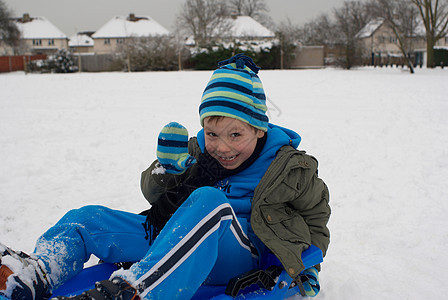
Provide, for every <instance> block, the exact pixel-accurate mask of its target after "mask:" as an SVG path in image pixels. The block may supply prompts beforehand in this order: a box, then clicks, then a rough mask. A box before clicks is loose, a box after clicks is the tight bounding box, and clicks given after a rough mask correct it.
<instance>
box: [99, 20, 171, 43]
mask: <svg viewBox="0 0 448 300" xmlns="http://www.w3.org/2000/svg"><path fill="white" fill-rule="evenodd" d="M136 18H138V20H136V21H130V20H129V17H128V16H125V17H123V16H115V17H113V18H112V19H111V20H110V21H109V22H107V23H106V24H104V25H103V27H101V28H100V29H98V31H97V32H95V33H94V34H93V35H92V38H126V37H144V36H154V35H167V34H169V31H168V30H167V29H166V28H164V27H163V26H162V25H160V24H159V23H157V22H156V21H155V20H154V19H152V18H150V17H147V16H138V17H136Z"/></svg>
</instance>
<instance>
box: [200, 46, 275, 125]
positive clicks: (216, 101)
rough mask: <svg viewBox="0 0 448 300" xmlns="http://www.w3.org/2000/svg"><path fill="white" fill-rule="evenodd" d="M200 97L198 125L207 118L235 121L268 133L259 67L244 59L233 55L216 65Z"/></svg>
mask: <svg viewBox="0 0 448 300" xmlns="http://www.w3.org/2000/svg"><path fill="white" fill-rule="evenodd" d="M218 66H219V67H220V68H219V69H217V70H215V72H214V73H213V75H212V77H211V79H210V81H209V82H208V84H207V87H206V88H205V90H204V93H203V94H202V100H201V105H200V106H199V115H200V120H201V125H202V126H204V119H205V118H206V117H210V116H223V117H230V118H234V119H238V120H240V121H243V122H245V123H248V124H249V125H252V126H253V127H255V128H258V129H260V130H263V131H267V130H268V122H269V119H268V117H267V115H266V110H267V107H266V95H265V94H264V90H263V85H262V84H261V81H260V78H258V75H257V73H258V71H259V70H260V68H259V67H257V66H256V65H255V63H254V62H253V61H252V59H251V58H250V57H248V56H245V55H242V54H237V55H235V56H233V57H232V58H230V59H228V60H225V61H222V62H220V63H218Z"/></svg>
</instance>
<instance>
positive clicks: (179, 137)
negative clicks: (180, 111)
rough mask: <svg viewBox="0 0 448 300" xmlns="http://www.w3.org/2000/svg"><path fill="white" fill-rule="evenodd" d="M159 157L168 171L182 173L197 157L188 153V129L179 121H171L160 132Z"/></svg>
mask: <svg viewBox="0 0 448 300" xmlns="http://www.w3.org/2000/svg"><path fill="white" fill-rule="evenodd" d="M157 159H158V161H159V163H160V164H161V165H162V166H163V167H164V168H165V170H166V173H170V174H177V175H179V174H182V173H184V172H185V170H186V169H188V168H189V167H190V166H191V165H193V164H194V163H195V162H196V159H195V158H194V157H193V156H191V155H189V154H188V131H187V129H186V128H185V127H184V126H182V125H181V124H179V123H177V122H171V123H169V124H167V125H165V127H163V129H162V131H161V132H160V134H159V139H158V143H157Z"/></svg>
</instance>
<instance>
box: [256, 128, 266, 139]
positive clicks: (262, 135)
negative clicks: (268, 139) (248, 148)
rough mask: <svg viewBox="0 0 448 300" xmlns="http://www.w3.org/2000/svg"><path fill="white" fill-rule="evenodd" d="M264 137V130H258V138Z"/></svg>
mask: <svg viewBox="0 0 448 300" xmlns="http://www.w3.org/2000/svg"><path fill="white" fill-rule="evenodd" d="M262 137H264V131H263V130H258V132H257V138H259V139H260V138H262Z"/></svg>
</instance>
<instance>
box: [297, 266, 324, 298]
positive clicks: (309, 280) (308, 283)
mask: <svg viewBox="0 0 448 300" xmlns="http://www.w3.org/2000/svg"><path fill="white" fill-rule="evenodd" d="M301 275H302V277H305V280H302V285H303V289H304V290H305V295H306V296H308V297H315V296H316V295H317V294H318V293H319V291H320V284H319V272H318V271H317V269H316V268H314V267H311V268H308V269H306V270H304V271H303V272H302V273H301Z"/></svg>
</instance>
